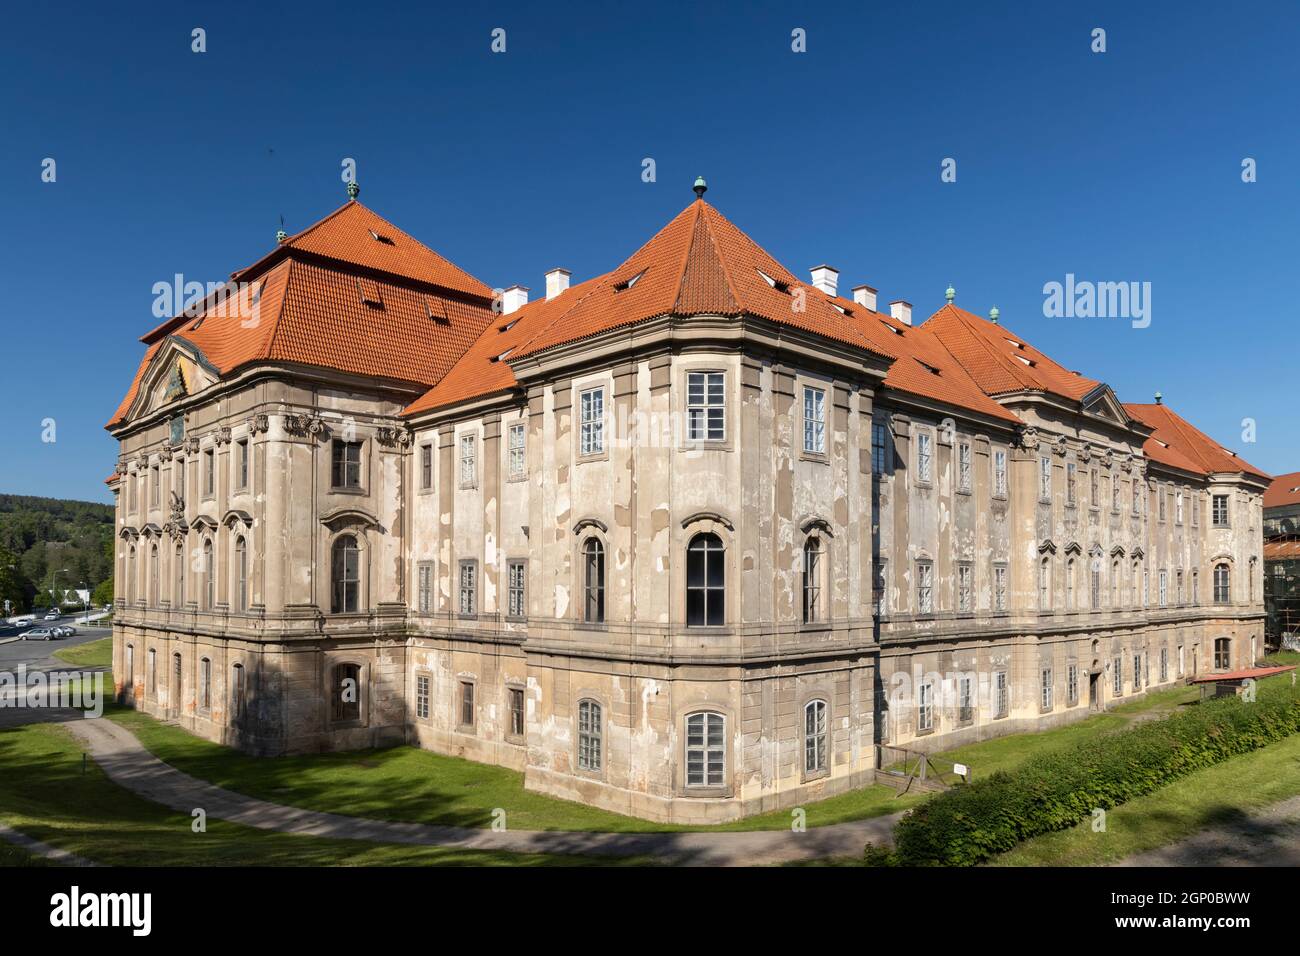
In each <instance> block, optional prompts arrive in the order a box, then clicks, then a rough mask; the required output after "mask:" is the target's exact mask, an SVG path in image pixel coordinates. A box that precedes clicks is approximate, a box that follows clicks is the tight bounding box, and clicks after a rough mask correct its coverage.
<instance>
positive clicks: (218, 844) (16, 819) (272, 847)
mask: <svg viewBox="0 0 1300 956" xmlns="http://www.w3.org/2000/svg"><path fill="white" fill-rule="evenodd" d="M0 821H2V822H4V823H6V824H8V825H9V826H11V827H14V828H15V829H18V830H21V831H22V832H23V833H25V834H27V835H28V836H30V837H33V838H35V839H37V840H41V841H42V842H44V843H48V844H50V845H51V846H56V847H59V848H60V849H64V850H68V851H70V852H72V853H75V854H77V855H79V856H82V857H85V858H87V859H90V860H94V861H96V862H98V863H105V864H109V865H115V866H132V865H133V866H565V865H569V866H571V865H584V866H586V865H598V864H601V863H638V862H639V863H644V862H645V861H644V860H634V859H628V860H611V861H602V860H596V859H591V858H583V857H569V856H551V855H544V854H518V853H499V852H495V851H488V850H461V849H453V848H442V847H419V846H401V845H392V844H377V843H366V842H362V841H358V840H333V839H325V838H321V837H311V836H294V835H290V834H284V833H274V832H271V831H267V830H258V829H255V828H253V827H246V826H241V825H239V824H234V823H226V822H224V821H221V820H214V819H209V820H208V822H207V832H206V833H194V832H192V831H191V823H192V819H191V818H190V817H189V816H188V815H187V814H182V813H176V812H174V811H172V810H170V809H168V808H166V807H163V806H160V805H159V804H156V803H152V802H150V801H148V800H144V799H142V798H140V797H137V796H136V795H135V794H133V793H131V792H130V791H128V790H125V789H123V788H122V787H119V786H118V785H117V784H115V783H113V782H112V781H111V780H109V779H108V777H107V776H106V775H105V774H104V772H103V771H102V770H100V769H99V767H98V766H97V765H96V764H95V763H94V761H90V762H89V763H88V765H87V768H86V772H85V773H84V774H83V773H82V760H81V748H80V747H79V746H78V745H77V742H76V741H75V740H74V739H73V737H72V736H71V734H70V733H69V732H68V731H67V730H66V729H65V728H64V727H62V726H60V725H58V724H30V725H27V726H23V727H17V728H13V729H10V730H3V731H0ZM33 860H34V862H35V863H37V864H44V863H45V862H46V861H45V860H42V859H40V858H33V857H31V855H30V854H28V853H27V852H26V851H24V850H20V849H17V848H14V847H11V846H9V845H8V844H3V843H0V865H6V866H21V865H26V864H28V863H30V862H33Z"/></svg>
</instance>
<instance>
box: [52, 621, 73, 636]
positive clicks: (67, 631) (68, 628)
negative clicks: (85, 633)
mask: <svg viewBox="0 0 1300 956" xmlns="http://www.w3.org/2000/svg"><path fill="white" fill-rule="evenodd" d="M50 630H51V631H53V632H54V636H55V637H72V636H73V635H74V634H76V633H77V629H76V628H75V627H73V626H72V625H71V624H58V625H55V626H54V627H52V628H50Z"/></svg>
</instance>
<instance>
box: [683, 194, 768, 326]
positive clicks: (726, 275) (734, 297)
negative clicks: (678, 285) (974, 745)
mask: <svg viewBox="0 0 1300 956" xmlns="http://www.w3.org/2000/svg"><path fill="white" fill-rule="evenodd" d="M699 202H700V218H701V219H703V220H704V231H705V233H706V234H707V235H708V237H709V245H710V246H712V247H713V254H714V255H715V256H716V257H717V259H718V266H719V267H720V268H721V269H722V278H723V280H724V281H725V282H726V283H727V294H728V295H730V296H731V301H732V302H734V303H735V305H736V308H737V309H742V310H744V309H745V305H744V303H743V302H742V301H741V297H740V294H739V293H738V292H737V291H736V284H735V282H733V281H732V278H731V267H730V266H729V265H728V263H727V257H726V256H725V255H723V252H722V250H721V249H720V248H718V238H717V236H715V235H714V234H713V221H712V219H711V218H710V217H709V216H708V215H707V214H708V213H709V212H715V213H717V214H718V215H719V216H721V215H722V213H720V212H718V211H717V210H716V209H714V208H713V207H712V206H710V205H709V204H708V203H706V202H705V201H704V197H702V196H701V197H700V200H699ZM691 239H692V243H691V244H692V245H694V236H692V237H691ZM755 245H757V243H755ZM687 255H688V256H689V255H690V251H689V250H688V251H687ZM682 281H683V282H685V281H686V270H685V266H684V265H683V267H682ZM680 297H681V296H680V291H679V293H678V298H679V300H680ZM746 311H748V310H746Z"/></svg>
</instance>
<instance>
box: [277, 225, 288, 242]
mask: <svg viewBox="0 0 1300 956" xmlns="http://www.w3.org/2000/svg"><path fill="white" fill-rule="evenodd" d="M288 238H289V234H288V233H287V232H285V231H284V230H283V229H277V230H275V241H276V242H277V243H281V244H283V243H284V241H285V240H286V239H288Z"/></svg>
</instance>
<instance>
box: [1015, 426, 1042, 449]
mask: <svg viewBox="0 0 1300 956" xmlns="http://www.w3.org/2000/svg"><path fill="white" fill-rule="evenodd" d="M1016 444H1017V445H1018V446H1020V447H1021V448H1023V449H1024V450H1025V451H1034V450H1035V449H1037V448H1038V429H1037V428H1035V427H1034V426H1033V425H1026V426H1025V427H1024V428H1022V429H1020V430H1019V431H1018V432H1016Z"/></svg>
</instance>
